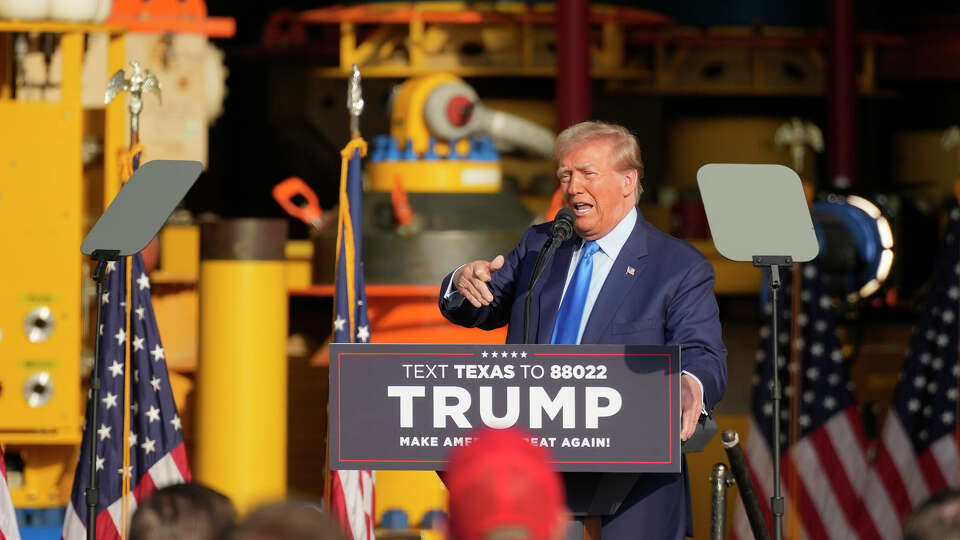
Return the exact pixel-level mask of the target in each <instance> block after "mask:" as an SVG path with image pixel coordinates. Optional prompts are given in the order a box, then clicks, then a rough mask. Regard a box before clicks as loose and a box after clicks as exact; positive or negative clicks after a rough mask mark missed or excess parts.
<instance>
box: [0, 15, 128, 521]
mask: <svg viewBox="0 0 960 540" xmlns="http://www.w3.org/2000/svg"><path fill="white" fill-rule="evenodd" d="M94 32H96V33H105V34H108V35H109V36H110V41H109V45H108V48H107V56H108V58H107V61H106V64H107V66H108V68H109V69H111V70H115V69H118V68H120V67H121V66H122V65H123V61H124V34H123V31H122V29H120V28H118V27H114V26H105V25H92V24H65V23H43V22H35V23H17V22H5V21H0V118H2V119H3V122H2V123H3V129H2V130H0V230H3V240H2V247H3V251H4V252H5V253H7V254H8V257H9V259H10V262H9V263H8V264H5V265H3V266H2V268H0V280H2V282H3V283H4V286H3V287H0V442H2V443H3V444H4V446H5V447H6V451H7V452H8V454H11V455H15V456H17V457H19V458H20V460H22V462H23V468H22V470H15V471H14V474H13V475H12V478H11V481H10V484H11V494H12V496H13V501H14V504H15V505H17V507H35V508H36V507H49V506H61V505H63V504H65V502H66V501H67V499H68V498H69V495H70V493H69V490H70V482H71V479H72V475H73V469H74V466H75V455H76V452H77V451H78V449H79V444H80V422H81V403H82V396H81V393H80V388H81V386H80V384H81V381H80V378H81V356H82V355H81V352H82V348H83V342H82V339H83V334H84V333H85V332H84V328H83V324H82V322H83V321H82V316H81V314H82V312H83V309H82V308H83V306H82V294H81V284H82V282H83V281H82V278H83V275H84V272H85V266H86V265H85V263H84V261H83V260H82V259H81V254H80V240H81V237H82V234H83V231H84V229H85V225H86V223H85V217H86V216H88V215H91V214H92V215H99V213H100V211H101V209H102V208H103V207H104V203H105V201H107V200H108V197H109V196H112V194H113V193H116V191H117V189H118V187H119V173H118V164H117V160H115V159H104V160H103V162H102V164H98V163H96V162H95V161H96V160H94V161H93V162H91V163H90V164H89V165H88V167H87V168H86V169H85V168H84V166H83V163H82V160H81V150H82V148H83V140H84V136H85V135H90V136H97V138H100V137H102V140H103V152H102V155H104V156H111V157H112V156H116V155H117V153H118V152H119V150H120V149H121V148H122V146H123V144H124V141H123V139H124V133H125V132H124V127H125V126H124V113H123V104H122V103H120V102H118V103H117V104H116V105H111V106H108V107H106V108H100V109H96V110H89V109H84V107H83V105H82V99H81V70H82V62H83V54H84V36H85V34H88V33H94ZM28 33H43V34H44V35H51V36H55V39H56V40H59V55H60V58H61V62H60V66H61V70H60V73H52V74H50V77H49V81H48V83H45V86H44V87H43V90H42V92H41V97H40V99H30V98H33V97H34V96H35V94H32V93H31V94H28V93H27V92H23V90H24V89H25V88H26V85H24V84H18V81H17V78H18V70H17V69H16V66H14V65H12V63H13V62H16V61H15V60H13V59H14V58H16V57H17V56H16V55H15V54H12V51H13V48H14V41H15V36H17V37H19V36H24V35H26V34H28ZM21 43H23V42H22V41H21ZM22 51H23V47H21V49H20V52H22ZM21 58H22V55H21ZM21 83H22V79H21ZM18 90H19V91H21V93H22V94H24V95H18ZM101 175H102V176H101ZM90 184H95V185H97V186H104V189H103V191H102V192H97V191H93V190H90V189H85V186H87V185H90Z"/></svg>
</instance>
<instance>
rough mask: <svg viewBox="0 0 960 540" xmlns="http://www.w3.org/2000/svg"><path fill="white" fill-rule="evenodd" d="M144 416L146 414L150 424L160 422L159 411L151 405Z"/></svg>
mask: <svg viewBox="0 0 960 540" xmlns="http://www.w3.org/2000/svg"><path fill="white" fill-rule="evenodd" d="M144 414H146V415H147V418H149V419H150V423H151V424H152V423H154V422H159V421H160V409H158V408H156V407H154V406H153V405H151V406H150V408H149V409H147V412H145V413H144Z"/></svg>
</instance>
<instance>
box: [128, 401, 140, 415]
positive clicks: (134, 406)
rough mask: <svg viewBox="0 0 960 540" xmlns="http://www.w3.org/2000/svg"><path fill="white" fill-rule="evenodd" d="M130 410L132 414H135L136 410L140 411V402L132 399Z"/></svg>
mask: <svg viewBox="0 0 960 540" xmlns="http://www.w3.org/2000/svg"><path fill="white" fill-rule="evenodd" d="M130 412H132V413H133V414H137V413H138V412H140V403H138V402H136V401H134V402H133V403H132V404H131V405H130Z"/></svg>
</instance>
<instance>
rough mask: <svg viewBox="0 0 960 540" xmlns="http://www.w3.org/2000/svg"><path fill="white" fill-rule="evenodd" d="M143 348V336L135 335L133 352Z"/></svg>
mask: <svg viewBox="0 0 960 540" xmlns="http://www.w3.org/2000/svg"><path fill="white" fill-rule="evenodd" d="M140 350H143V338H142V337H140V336H134V337H133V352H137V351H140Z"/></svg>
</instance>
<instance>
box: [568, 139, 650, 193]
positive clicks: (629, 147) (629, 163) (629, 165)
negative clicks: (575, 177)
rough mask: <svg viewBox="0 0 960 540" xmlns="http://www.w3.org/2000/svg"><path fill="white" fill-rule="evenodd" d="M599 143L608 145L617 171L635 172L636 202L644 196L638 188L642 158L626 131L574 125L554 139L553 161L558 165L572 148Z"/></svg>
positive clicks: (641, 178) (635, 142) (639, 185)
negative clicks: (599, 141) (603, 142)
mask: <svg viewBox="0 0 960 540" xmlns="http://www.w3.org/2000/svg"><path fill="white" fill-rule="evenodd" d="M598 140H603V141H607V142H608V143H609V145H610V158H611V161H612V162H613V165H614V168H615V169H616V170H618V171H629V170H631V169H633V170H636V171H637V187H636V197H637V201H639V200H640V194H641V193H643V186H642V185H641V184H640V180H643V158H642V157H641V154H640V144H639V143H638V142H637V138H636V137H634V135H633V133H631V132H630V131H629V130H628V129H627V128H625V127H623V126H620V125H617V124H611V123H608V122H601V121H599V120H590V121H587V122H580V123H579V124H574V125H572V126H570V127H568V128H567V129H565V130H563V131H561V132H560V134H559V135H557V141H556V143H555V144H554V146H553V157H554V159H555V160H556V161H558V162H559V161H560V160H561V159H562V158H563V156H565V155H567V153H569V152H570V151H572V150H573V149H574V148H577V147H579V146H583V145H584V144H587V143H590V142H594V141H598Z"/></svg>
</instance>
